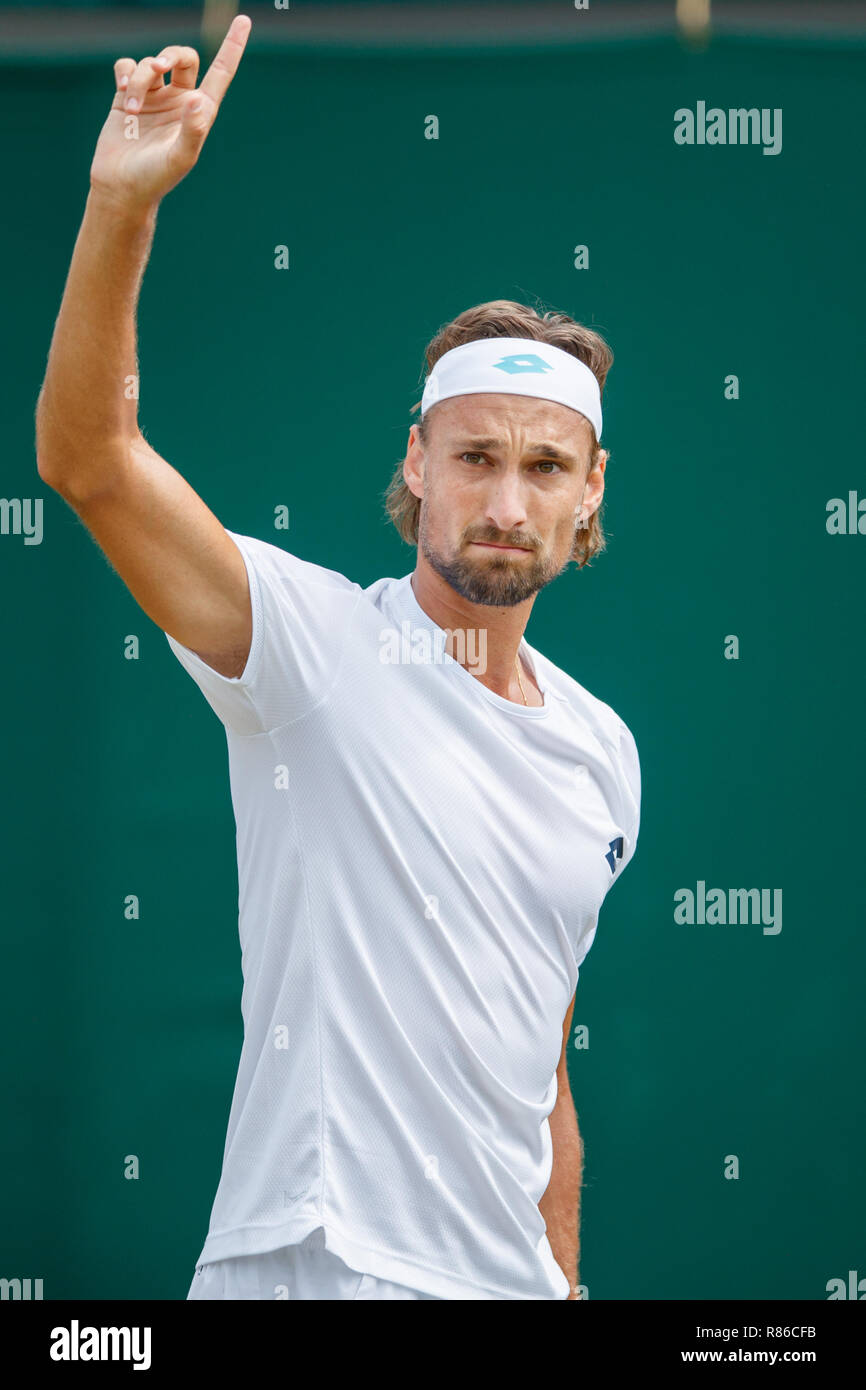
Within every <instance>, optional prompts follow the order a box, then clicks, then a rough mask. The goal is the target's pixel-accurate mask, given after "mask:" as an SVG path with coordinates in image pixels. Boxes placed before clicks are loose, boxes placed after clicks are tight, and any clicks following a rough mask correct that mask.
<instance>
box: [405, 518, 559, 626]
mask: <svg viewBox="0 0 866 1390" xmlns="http://www.w3.org/2000/svg"><path fill="white" fill-rule="evenodd" d="M426 512H427V508H426V507H425V506H423V505H422V507H421V515H420V517H419V522H418V544H419V545H420V547H421V552H422V554H423V556H424V558H425V559H426V560H427V562H428V564H429V565H430V566H431V567H432V568H433V569H434V570H435V571H436V573H437V574H439V575H441V576H442V578H443V579H444V580H445V581H446V583H448V584H450V585H451V587H452V589H454V590H455V591H456V592H457V593H458V594H460V595H461V597H462V598H465V599H467V600H468V602H469V603H478V604H484V605H487V606H488V607H496V608H513V607H514V605H515V604H518V603H524V602H525V601H526V599H528V598H532V595H533V594H537V593H538V591H539V589H543V588H544V586H545V585H546V584H549V583H550V582H551V580H553V579H555V578H556V577H557V575H558V574H561V573H562V571H563V570H564V569H565V566H566V565H567V564H568V559H569V558H570V555H569V557H568V558H567V559H566V560H565V562H564V564H561V565H556V564H555V563H554V562H553V560H552V559H551V557H550V556H540V555H538V554H537V553H536V554H535V556H534V558H533V559H532V560H529V561H527V560H518V559H516V558H515V557H514V556H513V555H508V554H506V553H505V552H503V553H502V554H501V555H500V554H497V552H496V551H495V550H491V551H490V552H489V558H487V559H478V560H475V559H473V558H472V557H470V555H468V554H466V553H464V554H462V555H455V556H454V557H453V558H450V559H448V558H446V557H445V556H444V555H442V554H441V553H440V552H439V551H438V550H436V548H435V547H434V546H433V545H432V543H431V541H430V532H429V527H428V525H427V516H426ZM576 534H577V532H576V531H575V535H576Z"/></svg>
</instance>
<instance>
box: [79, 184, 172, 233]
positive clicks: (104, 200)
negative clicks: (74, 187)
mask: <svg viewBox="0 0 866 1390" xmlns="http://www.w3.org/2000/svg"><path fill="white" fill-rule="evenodd" d="M87 206H88V208H90V209H92V210H93V211H94V212H96V213H98V214H99V215H100V216H106V217H110V218H112V219H113V220H115V221H117V222H120V223H122V224H124V225H127V226H129V227H150V226H152V225H153V223H154V222H155V221H156V214H157V212H158V210H159V202H158V201H156V202H153V201H147V200H145V201H143V202H137V201H136V200H135V199H133V198H129V197H125V196H124V195H123V194H120V193H117V192H116V191H115V190H113V189H110V188H107V187H106V186H105V185H104V184H97V183H91V185H90V191H89V193H88V195H87Z"/></svg>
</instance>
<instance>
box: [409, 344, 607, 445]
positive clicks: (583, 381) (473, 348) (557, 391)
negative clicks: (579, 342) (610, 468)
mask: <svg viewBox="0 0 866 1390" xmlns="http://www.w3.org/2000/svg"><path fill="white" fill-rule="evenodd" d="M488 391H495V392H503V393H505V394H506V395H511V396H539V397H540V398H541V399H542V400H545V401H558V402H559V404H560V405H568V406H571V409H572V410H578V411H580V414H581V415H585V416H586V418H587V420H589V422H590V424H591V425H593V426H594V428H595V437H596V440H600V439H601V392H600V391H599V389H598V381H597V380H596V378H595V375H594V373H592V372H591V371H590V370H589V367H587V366H585V365H584V364H583V362H580V361H578V359H577V358H576V357H572V355H571V353H570V352H565V351H564V349H563V348H558V347H553V346H552V345H551V344H550V343H539V342H536V341H535V339H534V338H478V339H476V340H475V341H474V342H472V343H464V344H463V345H462V347H456V348H451V350H450V352H446V353H443V354H442V356H441V357H440V358H439V361H438V362H437V363H436V364H435V366H434V367H433V370H432V372H431V373H430V375H429V376H428V378H427V380H426V382H425V383H424V394H423V396H422V397H421V414H422V416H423V415H424V414H425V413H426V412H427V411H428V410H429V409H430V407H431V405H435V404H436V402H437V401H444V400H447V399H448V397H449V396H470V395H475V394H477V393H479V392H488Z"/></svg>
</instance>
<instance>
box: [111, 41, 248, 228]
mask: <svg viewBox="0 0 866 1390" xmlns="http://www.w3.org/2000/svg"><path fill="white" fill-rule="evenodd" d="M251 27H252V22H251V20H250V19H249V17H248V16H247V15H243V14H240V15H236V16H235V18H234V19H233V20H232V22H231V25H230V27H229V30H228V33H227V34H226V36H225V38H224V39H223V42H222V45H221V46H220V50H219V52H218V53H217V55H216V57H215V58H214V60H213V62H212V63H211V65H210V67H209V68H208V70H207V72H206V74H205V76H204V78H203V79H202V84H201V86H200V87H198V88H196V85H195V84H196V79H197V77H198V54H197V53H196V51H195V49H194V48H182V47H178V46H177V45H172V46H171V47H169V48H164V49H163V50H162V52H161V53H160V54H158V55H157V57H155V58H143V59H142V60H141V62H140V63H136V62H135V60H134V59H133V58H118V60H117V62H116V63H115V64H114V77H115V82H116V84H117V91H116V94H115V97H114V101H113V102H112V103H111V110H110V111H109V113H108V118H107V119H106V122H105V125H104V126H103V127H102V130H101V132H100V135H99V140H98V141H97V145H96V150H95V153H94V156H93V163H92V164H91V166H90V185H91V188H92V189H93V190H94V192H95V193H97V194H99V195H101V196H105V197H106V198H107V199H108V200H109V201H111V202H115V203H117V204H118V205H120V206H122V207H124V208H128V209H130V210H132V209H136V208H146V207H155V206H156V204H158V203H159V200H160V199H161V198H162V197H164V196H165V194H166V193H168V192H170V190H171V189H172V188H174V187H175V185H176V184H178V183H180V181H181V179H182V178H183V177H184V175H185V174H188V173H189V171H190V169H191V168H192V167H193V165H194V164H195V162H196V160H197V159H198V157H199V153H200V151H201V147H202V145H203V144H204V142H205V139H206V138H207V134H208V131H209V130H210V128H211V126H212V125H213V123H214V120H215V119H216V114H217V111H218V110H219V106H220V102H221V101H222V99H223V97H224V96H225V94H226V92H227V91H228V87H229V84H230V82H231V80H232V78H233V77H234V75H235V73H236V72H237V70H238V65H239V63H240V61H241V57H242V56H243V51H244V48H245V46H246V42H247V39H248V37H249V33H250V29H251ZM165 73H170V80H169V81H168V83H165V82H164V81H163V75H164V74H165Z"/></svg>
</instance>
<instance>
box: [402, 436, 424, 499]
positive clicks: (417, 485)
mask: <svg viewBox="0 0 866 1390" xmlns="http://www.w3.org/2000/svg"><path fill="white" fill-rule="evenodd" d="M403 481H404V483H405V484H406V486H407V488H408V489H409V491H410V492H411V493H412V495H413V496H414V497H418V498H420V497H423V495H424V449H423V446H422V444H421V440H420V439H419V438H418V426H417V424H414V425H410V426H409V439H408V442H407V445H406V457H405V459H404V460H403Z"/></svg>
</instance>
